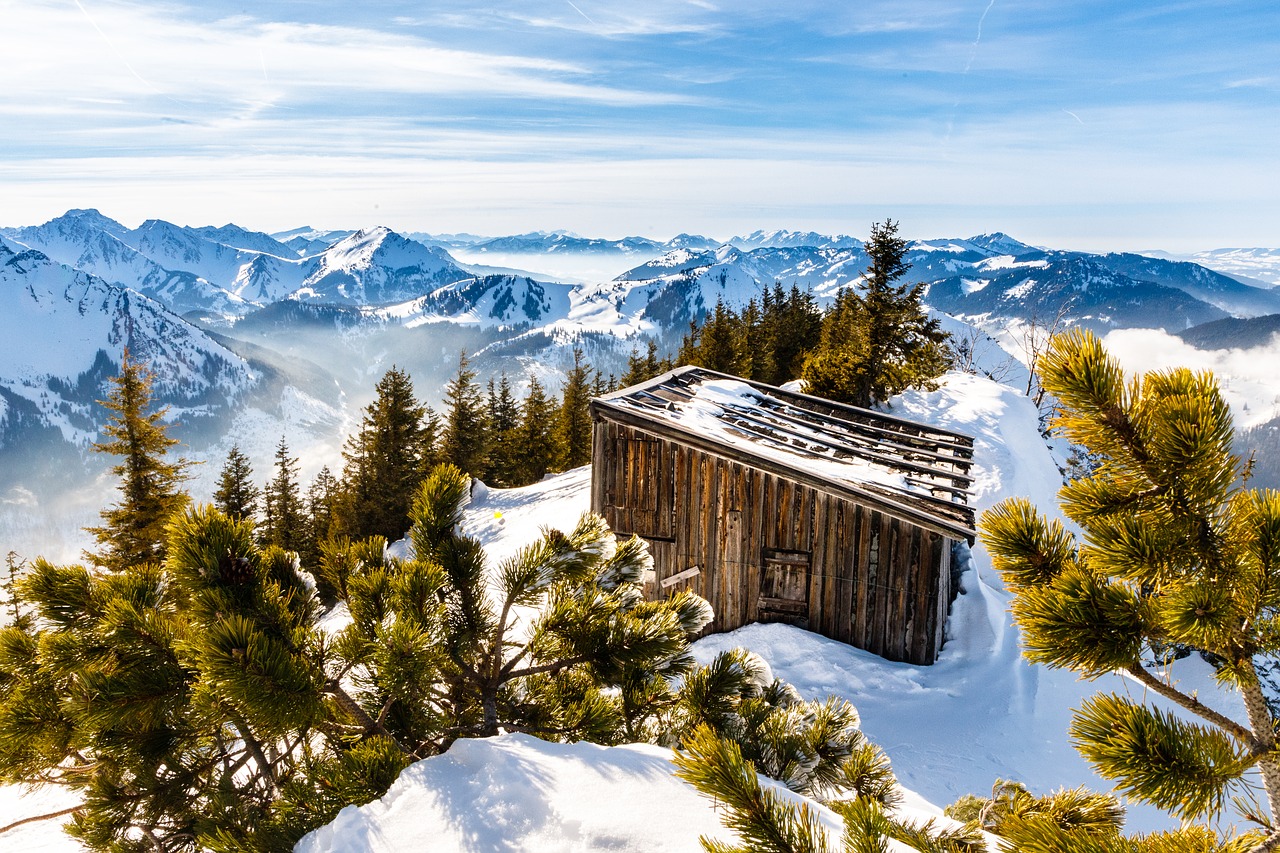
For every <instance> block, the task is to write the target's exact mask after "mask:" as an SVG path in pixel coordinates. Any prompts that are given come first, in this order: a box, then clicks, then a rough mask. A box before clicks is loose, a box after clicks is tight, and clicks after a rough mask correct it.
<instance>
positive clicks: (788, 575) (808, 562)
mask: <svg viewBox="0 0 1280 853" xmlns="http://www.w3.org/2000/svg"><path fill="white" fill-rule="evenodd" d="M811 572H812V556H811V554H810V553H809V552H808V551H776V550H772V549H770V550H766V551H765V552H764V557H763V564H762V565H761V567H760V604H759V610H760V621H761V622H786V623H788V624H790V625H799V626H800V627H805V626H806V624H807V623H808V621H809V575H810V574H811Z"/></svg>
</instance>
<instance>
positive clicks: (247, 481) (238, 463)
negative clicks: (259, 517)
mask: <svg viewBox="0 0 1280 853" xmlns="http://www.w3.org/2000/svg"><path fill="white" fill-rule="evenodd" d="M261 494H262V491H261V490H260V489H259V488H258V487H257V486H255V485H254V484H253V467H252V466H251V465H250V464H249V457H247V456H245V455H244V453H242V452H241V451H240V445H238V444H233V445H231V450H230V451H228V453H227V461H226V462H225V463H224V464H223V466H222V473H221V474H219V475H218V490H217V491H216V492H214V493H213V505H214V506H216V507H217V508H218V509H219V510H221V511H222V512H223V513H225V514H226V515H228V516H230V517H231V518H234V519H235V520H236V521H253V519H254V516H255V515H256V514H257V511H258V497H259V496H260V495H261Z"/></svg>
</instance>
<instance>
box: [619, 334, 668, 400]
mask: <svg viewBox="0 0 1280 853" xmlns="http://www.w3.org/2000/svg"><path fill="white" fill-rule="evenodd" d="M670 369H671V368H670V366H669V365H668V366H665V367H664V366H663V362H662V360H661V359H659V358H658V344H657V342H656V341H653V340H650V341H649V343H648V345H647V347H646V351H645V354H644V355H643V356H642V355H640V350H639V349H637V348H636V347H632V348H631V355H629V356H627V372H626V373H624V374H623V375H622V378H621V379H619V380H618V386H619V387H620V388H629V387H630V386H632V385H638V384H640V383H641V382H644V381H645V380H647V379H652V378H653V377H655V376H657V375H658V374H660V373H662V372H663V371H665V370H670Z"/></svg>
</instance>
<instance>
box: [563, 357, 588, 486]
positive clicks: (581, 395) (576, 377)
mask: <svg viewBox="0 0 1280 853" xmlns="http://www.w3.org/2000/svg"><path fill="white" fill-rule="evenodd" d="M590 402H591V366H590V365H588V364H587V361H586V357H585V356H584V355H583V353H582V350H581V349H578V348H577V347H575V348H574V350H573V367H571V368H570V369H569V373H568V376H566V377H565V383H564V391H563V393H562V395H561V398H560V417H559V424H558V427H557V433H558V435H557V438H558V441H559V444H560V447H561V449H562V452H563V456H562V457H561V464H562V467H563V468H565V469H568V468H577V467H579V466H581V465H586V464H587V463H588V462H590V461H591V409H590V408H589V404H590Z"/></svg>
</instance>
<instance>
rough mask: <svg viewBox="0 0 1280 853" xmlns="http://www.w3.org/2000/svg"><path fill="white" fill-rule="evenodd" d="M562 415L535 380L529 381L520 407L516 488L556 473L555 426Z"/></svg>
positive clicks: (557, 457)
mask: <svg viewBox="0 0 1280 853" xmlns="http://www.w3.org/2000/svg"><path fill="white" fill-rule="evenodd" d="M558 422H559V414H558V410H557V409H556V405H555V402H554V401H553V400H552V399H551V398H549V397H548V396H547V394H546V392H545V391H544V390H543V388H542V383H541V382H539V381H538V378H537V377H536V376H535V377H533V378H531V379H530V380H529V394H528V396H526V397H525V398H524V403H523V404H522V405H521V407H520V423H519V425H518V427H517V429H516V435H517V440H516V446H517V447H519V448H520V453H519V456H518V461H517V473H516V484H517V485H521V486H523V485H527V484H529V483H536V482H538V481H539V480H541V479H542V478H543V477H545V476H546V475H547V473H548V472H550V471H552V470H554V469H555V466H556V461H557V460H558V459H559V458H560V456H561V449H560V447H559V445H558V444H557V441H556V437H557V429H556V425H557V423H558Z"/></svg>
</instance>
